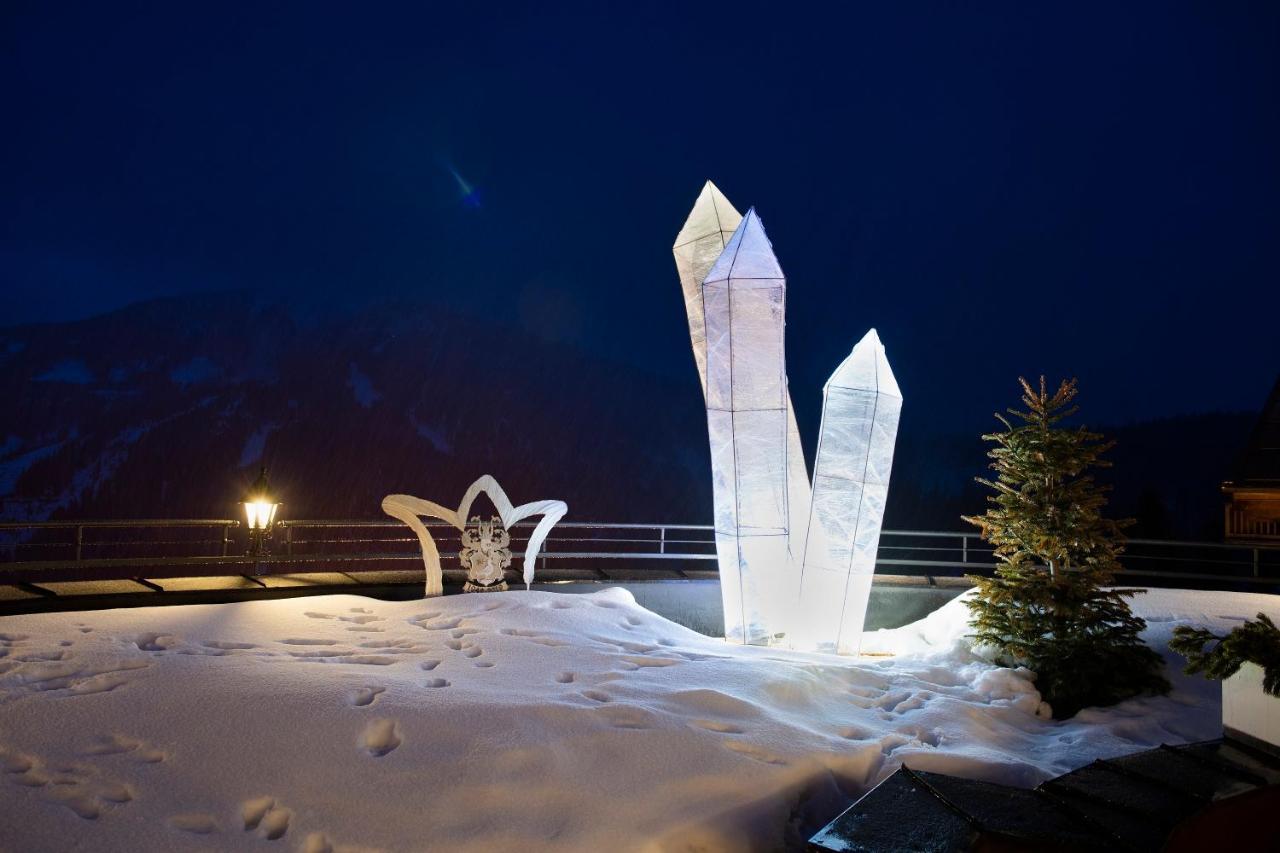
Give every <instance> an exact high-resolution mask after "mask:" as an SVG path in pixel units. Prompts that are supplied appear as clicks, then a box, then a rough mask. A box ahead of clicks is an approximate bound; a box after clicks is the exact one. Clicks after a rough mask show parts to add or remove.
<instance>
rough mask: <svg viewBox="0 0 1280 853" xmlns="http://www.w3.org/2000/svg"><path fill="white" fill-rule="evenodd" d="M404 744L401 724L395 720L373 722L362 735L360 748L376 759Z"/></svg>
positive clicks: (365, 728)
mask: <svg viewBox="0 0 1280 853" xmlns="http://www.w3.org/2000/svg"><path fill="white" fill-rule="evenodd" d="M402 743H404V739H403V738H402V737H401V736H400V724H399V723H397V722H396V721H395V720H388V719H377V720H372V721H370V723H369V724H368V725H367V726H365V727H364V731H363V732H361V733H360V748H361V749H363V750H364V751H365V752H367V753H369V754H370V755H372V756H373V757H374V758H381V757H382V756H384V755H386V754H387V753H389V752H391V751H392V750H393V749H395V748H396V747H398V746H399V745H400V744H402Z"/></svg>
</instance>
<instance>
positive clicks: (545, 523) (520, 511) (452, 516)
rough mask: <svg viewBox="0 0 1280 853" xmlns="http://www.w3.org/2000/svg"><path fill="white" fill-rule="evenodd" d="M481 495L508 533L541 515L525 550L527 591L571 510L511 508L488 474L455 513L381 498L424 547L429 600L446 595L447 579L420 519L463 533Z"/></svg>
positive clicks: (406, 499)
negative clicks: (545, 544)
mask: <svg viewBox="0 0 1280 853" xmlns="http://www.w3.org/2000/svg"><path fill="white" fill-rule="evenodd" d="M481 492H484V493H485V494H487V495H488V496H489V500H491V501H493V506H494V508H495V509H497V510H498V518H499V520H500V521H501V522H502V526H503V527H504V528H506V529H507V530H510V529H511V527H512V525H514V524H516V523H517V522H520V521H522V520H524V519H526V518H528V517H529V516H531V515H541V516H542V520H541V521H539V522H538V523H537V525H536V526H535V527H534V528H533V532H532V533H530V534H529V542H528V544H527V545H526V546H525V549H524V585H525V589H528V588H529V584H531V583H532V582H533V567H534V563H535V561H536V560H537V559H538V551H539V550H541V549H542V543H543V542H545V541H546V539H547V535H548V534H549V533H550V532H551V528H553V527H555V526H556V522H558V521H559V520H560V519H562V518H564V515H565V513H566V512H568V511H569V507H568V505H567V504H565V502H564V501H534V502H533V503H527V504H522V505H520V506H512V505H511V501H510V500H509V499H508V498H507V493H506V492H504V491H503V490H502V487H501V486H499V485H498V481H497V480H495V479H493V477H491V476H489V475H488V474H485V475H484V476H483V477H481V478H480V479H478V480H476V481H475V482H474V483H472V484H471V488H469V489H467V493H466V494H465V495H463V497H462V503H461V504H459V505H458V508H457V509H456V510H452V509H447V508H446V507H443V506H441V505H440V504H438V503H434V502H432V501H425V500H423V499H422V498H415V497H414V496H413V495H387V496H386V497H385V498H383V499H382V511H383V512H385V513H386V514H387V515H389V516H391V517H392V518H398V519H399V520H401V521H403V522H404V523H405V524H407V525H409V527H410V529H411V530H413V532H414V533H416V534H418V542H419V544H420V545H421V546H422V564H423V566H424V567H425V568H426V574H427V582H426V593H425V594H426V595H427V596H428V597H430V596H433V595H443V594H444V577H443V574H442V572H441V570H440V552H439V550H438V549H437V548H436V542H435V540H434V539H432V538H431V532H430V531H429V530H428V529H427V526H426V525H425V524H423V523H422V519H421V517H420V516H428V517H430V518H438V519H440V520H441V521H443V522H445V523H447V524H449V525H451V526H453V527H455V528H457V529H458V530H459V531H463V530H465V528H466V520H467V518H468V515H469V513H470V512H471V504H472V503H473V502H474V501H475V499H476V498H477V497H478V496H479V495H480V493H481Z"/></svg>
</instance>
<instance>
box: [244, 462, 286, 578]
mask: <svg viewBox="0 0 1280 853" xmlns="http://www.w3.org/2000/svg"><path fill="white" fill-rule="evenodd" d="M242 503H243V505H244V515H245V521H247V522H248V525H249V551H248V554H249V555H250V556H255V557H256V556H260V555H261V556H265V555H266V554H267V553H268V552H269V549H268V544H269V542H270V538H271V526H272V525H273V524H275V521H276V510H278V509H279V508H280V502H279V501H277V500H276V499H275V497H274V496H273V495H272V494H271V488H270V487H269V486H268V485H267V469H266V468H265V467H263V469H262V470H261V471H260V472H259V473H258V479H257V481H256V482H255V483H254V484H253V487H252V488H251V489H249V493H248V494H247V495H245V497H244V501H242Z"/></svg>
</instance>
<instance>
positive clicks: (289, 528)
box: [284, 524, 293, 557]
mask: <svg viewBox="0 0 1280 853" xmlns="http://www.w3.org/2000/svg"><path fill="white" fill-rule="evenodd" d="M284 552H285V554H286V555H288V556H290V557H292V556H293V525H292V524H286V525H285V526H284Z"/></svg>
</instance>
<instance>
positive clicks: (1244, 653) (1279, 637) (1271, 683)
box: [1169, 613, 1280, 696]
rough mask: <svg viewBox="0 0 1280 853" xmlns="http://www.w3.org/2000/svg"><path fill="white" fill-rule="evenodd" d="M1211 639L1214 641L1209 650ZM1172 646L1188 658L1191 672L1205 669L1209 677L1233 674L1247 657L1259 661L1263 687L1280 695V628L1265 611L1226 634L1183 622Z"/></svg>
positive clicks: (1174, 636) (1249, 660)
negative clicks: (1193, 626)
mask: <svg viewBox="0 0 1280 853" xmlns="http://www.w3.org/2000/svg"><path fill="white" fill-rule="evenodd" d="M1208 642H1213V643H1214V644H1213V646H1211V647H1210V648H1209V649H1208V650H1207V651H1206V650H1205V647H1204V646H1205V643H1208ZM1169 649H1170V650H1171V651H1175V652H1177V653H1178V654H1180V655H1182V656H1183V657H1185V658H1186V659H1187V668H1186V673H1187V674H1188V675H1194V674H1195V673H1197V672H1203V673H1204V675H1205V677H1206V678H1215V679H1219V680H1221V679H1224V678H1230V677H1231V676H1233V675H1235V674H1236V672H1237V671H1238V670H1239V669H1240V667H1241V665H1242V664H1244V663H1245V662H1246V661H1248V662H1250V663H1255V664H1257V665H1258V666H1260V667H1262V669H1263V678H1262V689H1263V690H1264V691H1265V692H1267V693H1269V694H1271V695H1272V696H1280V628H1277V627H1276V626H1275V623H1274V622H1272V621H1271V620H1270V619H1268V618H1267V614H1265V613H1259V614H1258V619H1257V621H1252V620H1250V621H1248V622H1245V623H1244V624H1243V625H1240V626H1238V627H1236V628H1235V629H1234V630H1232V631H1231V632H1230V633H1229V634H1227V635H1226V636H1225V637H1220V636H1218V635H1217V634H1215V633H1213V632H1212V631H1206V630H1205V629H1204V628H1192V627H1191V626H1190V625H1179V626H1178V627H1177V628H1174V629H1173V639H1172V640H1170V641H1169Z"/></svg>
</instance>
